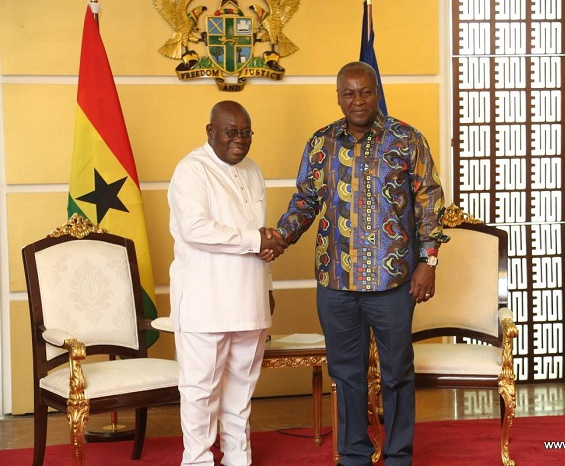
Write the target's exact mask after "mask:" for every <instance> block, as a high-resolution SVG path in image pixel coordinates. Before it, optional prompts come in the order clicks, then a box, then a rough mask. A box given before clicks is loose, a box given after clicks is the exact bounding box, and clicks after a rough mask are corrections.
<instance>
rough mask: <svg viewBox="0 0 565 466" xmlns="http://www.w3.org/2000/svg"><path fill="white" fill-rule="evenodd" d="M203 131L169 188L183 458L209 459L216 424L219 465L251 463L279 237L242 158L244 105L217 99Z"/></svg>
mask: <svg viewBox="0 0 565 466" xmlns="http://www.w3.org/2000/svg"><path fill="white" fill-rule="evenodd" d="M206 134H207V136H208V142H207V143H205V144H204V145H203V146H201V147H198V148H197V149H195V150H193V151H192V152H191V153H190V154H188V155H187V156H186V157H184V158H183V159H182V160H181V161H180V162H179V164H178V166H177V167H176V169H175V172H174V174H173V177H172V180H171V183H170V187H169V192H168V200H169V206H170V209H171V217H170V230H171V235H172V236H173V239H174V260H173V263H172V265H171V268H170V278H171V287H170V288H171V320H172V323H173V326H174V330H175V344H176V350H177V358H178V361H179V366H180V378H179V391H180V394H181V424H182V430H183V443H184V453H183V457H182V465H205V466H213V465H214V459H213V453H212V452H211V450H210V448H211V446H212V445H213V443H214V441H215V440H216V436H217V433H218V432H217V430H218V424H219V428H220V448H221V451H222V452H223V459H222V464H224V465H226V466H248V465H250V464H251V448H250V443H249V434H250V429H249V414H250V411H251V396H252V395H253V391H254V390H255V386H256V384H257V379H258V378H259V373H260V370H261V363H262V359H263V352H264V349H265V341H266V334H267V328H268V327H269V326H270V325H271V312H272V309H273V308H274V299H273V297H272V292H271V290H272V287H271V276H270V271H269V265H268V264H267V263H266V261H264V260H262V259H267V260H270V259H272V258H274V257H276V256H277V255H278V254H281V253H282V251H283V246H282V244H281V243H280V242H279V240H278V239H277V238H276V237H273V238H270V239H268V238H267V236H266V234H265V227H264V225H265V221H266V196H265V182H264V178H263V175H262V173H261V170H260V169H259V167H258V165H257V164H256V163H255V162H254V161H252V160H251V159H250V158H246V155H247V153H248V151H249V148H250V146H251V139H252V135H253V131H252V130H251V119H250V117H249V114H248V113H247V111H246V110H245V108H244V107H242V106H241V105H240V104H239V103H237V102H233V101H223V102H219V103H218V104H216V105H215V106H214V107H213V108H212V111H211V113H210V123H209V124H208V125H206ZM264 251H270V256H268V255H265V253H264ZM260 252H263V254H262V255H261V256H259V255H258V253H260Z"/></svg>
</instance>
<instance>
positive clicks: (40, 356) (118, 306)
mask: <svg viewBox="0 0 565 466" xmlns="http://www.w3.org/2000/svg"><path fill="white" fill-rule="evenodd" d="M22 254H23V259H24V270H25V274H26V282H27V289H28V297H29V307H30V314H31V326H32V338H33V344H34V348H33V350H34V359H35V361H36V364H38V363H39V364H40V365H44V366H45V367H46V368H47V370H49V369H51V368H52V367H55V366H57V365H59V364H60V363H61V362H64V361H66V360H67V356H66V355H64V354H65V353H66V352H65V351H64V350H61V349H59V348H55V347H53V346H51V345H45V343H44V342H43V339H42V338H41V334H42V333H43V331H44V330H45V328H50V329H53V328H55V329H60V330H63V331H65V332H67V333H69V334H71V335H73V336H74V337H75V338H77V339H78V340H79V341H82V342H83V343H84V344H85V345H86V347H87V354H112V355H123V356H128V357H142V356H146V354H147V348H146V344H145V338H143V337H142V336H141V334H140V330H139V328H138V318H141V317H142V315H143V304H142V297H141V285H140V279H139V271H138V266H137V260H136V255H135V246H134V244H133V242H132V241H131V240H129V239H126V238H123V237H120V236H115V235H112V234H109V233H90V234H89V235H88V236H86V237H84V238H80V239H79V238H76V237H73V236H69V235H65V236H59V237H48V238H44V239H42V240H39V241H37V242H35V243H32V244H30V245H28V246H26V247H25V248H24V249H23V251H22ZM62 354H63V356H60V355H62Z"/></svg>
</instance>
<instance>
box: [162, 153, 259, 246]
mask: <svg viewBox="0 0 565 466" xmlns="http://www.w3.org/2000/svg"><path fill="white" fill-rule="evenodd" d="M199 170H202V168H201V167H200V166H199V165H197V164H186V163H185V164H182V163H181V165H179V167H177V169H176V170H175V173H174V175H173V178H172V180H171V184H170V187H169V193H168V196H169V205H170V208H171V215H172V216H173V217H174V222H175V223H176V228H177V230H178V234H179V236H180V238H181V239H182V240H183V241H184V242H186V243H188V244H190V245H192V246H193V247H196V248H198V249H202V250H205V251H208V252H217V253H228V254H248V253H257V252H259V250H260V247H261V234H260V233H259V230H258V229H249V230H246V229H240V228H236V227H233V226H230V225H224V224H222V223H220V222H218V221H216V220H214V219H212V218H211V215H210V212H209V210H208V206H209V202H208V189H210V187H209V186H208V185H207V183H206V177H205V176H204V174H203V173H199Z"/></svg>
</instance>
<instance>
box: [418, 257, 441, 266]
mask: <svg viewBox="0 0 565 466" xmlns="http://www.w3.org/2000/svg"><path fill="white" fill-rule="evenodd" d="M420 262H425V263H426V264H428V265H429V266H430V267H435V266H436V265H437V264H438V262H439V261H438V260H437V256H428V257H420Z"/></svg>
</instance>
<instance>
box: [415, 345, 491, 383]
mask: <svg viewBox="0 0 565 466" xmlns="http://www.w3.org/2000/svg"><path fill="white" fill-rule="evenodd" d="M501 367H502V349H501V348H498V347H496V346H487V345H476V344H470V345H468V344H449V343H416V344H414V370H415V372H416V373H417V374H480V375H498V374H500V371H501Z"/></svg>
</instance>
